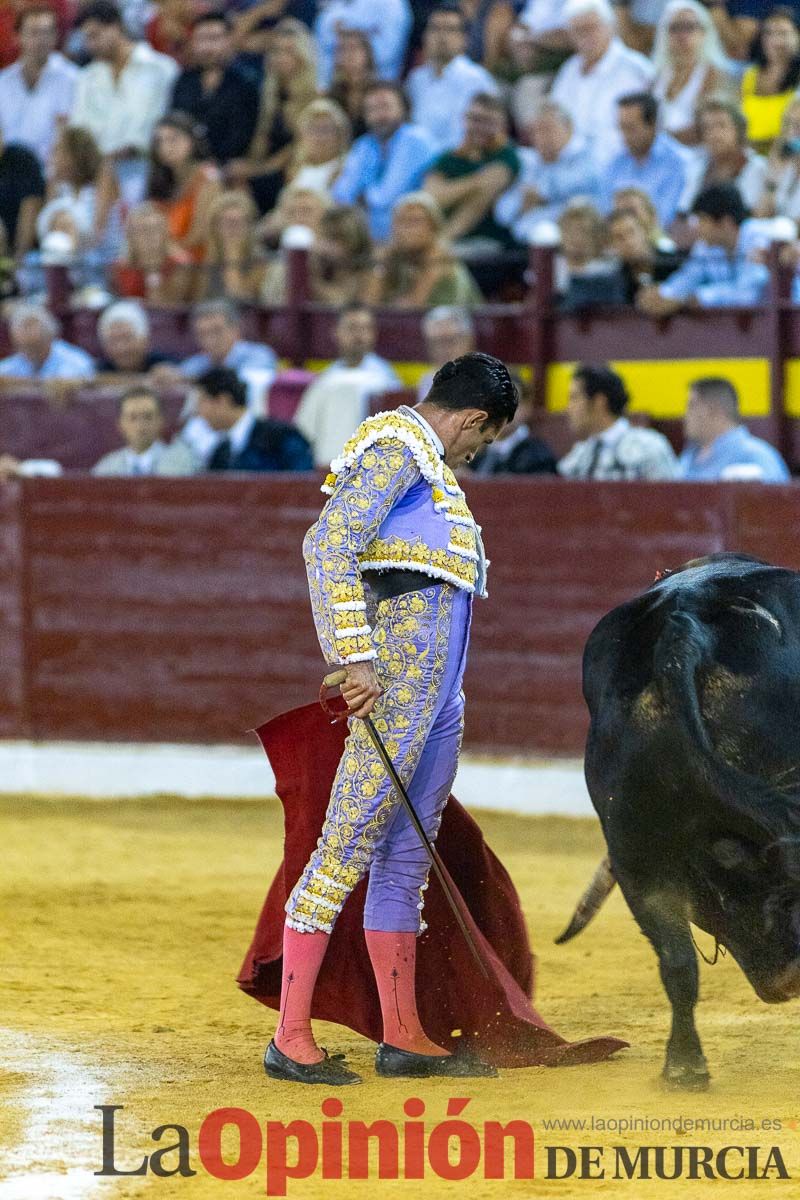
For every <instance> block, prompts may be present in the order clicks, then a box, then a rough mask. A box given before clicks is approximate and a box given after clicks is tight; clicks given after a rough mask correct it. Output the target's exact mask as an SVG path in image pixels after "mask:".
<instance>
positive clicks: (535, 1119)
mask: <svg viewBox="0 0 800 1200" xmlns="http://www.w3.org/2000/svg"><path fill="white" fill-rule="evenodd" d="M482 824H483V826H484V829H485V831H486V834H487V837H488V839H489V841H490V843H491V844H492V846H493V847H494V849H495V850H496V852H497V853H498V854H499V855H500V857H501V858H502V860H503V861H504V863H505V864H506V866H507V867H508V869H509V870H510V872H511V875H512V877H513V878H514V880H515V882H516V885H517V887H518V888H519V891H520V893H521V895H522V898H523V903H524V906H525V910H526V913H527V917H528V921H529V926H530V929H531V935H532V941H533V945H534V949H535V950H536V952H537V954H538V957H539V990H538V996H537V1003H538V1006H539V1008H540V1010H541V1011H542V1013H543V1015H544V1016H545V1017H546V1018H547V1019H548V1020H549V1021H550V1022H551V1023H552V1024H553V1025H554V1026H555V1027H556V1028H557V1029H558V1030H559V1031H560V1032H561V1033H563V1034H564V1035H566V1036H571V1037H581V1036H588V1035H590V1034H600V1033H615V1034H619V1035H621V1036H624V1037H626V1038H628V1039H629V1040H630V1041H631V1043H632V1046H631V1049H630V1050H628V1051H625V1052H623V1053H622V1054H620V1055H619V1056H618V1058H617V1060H616V1061H611V1062H607V1063H601V1064H598V1065H595V1066H590V1067H572V1068H566V1069H560V1070H548V1069H546V1068H537V1069H526V1070H517V1071H505V1072H503V1073H502V1074H501V1077H500V1078H499V1079H496V1080H474V1081H473V1080H465V1081H464V1082H463V1083H461V1084H458V1085H456V1086H453V1085H452V1084H450V1083H448V1082H447V1081H445V1080H442V1081H433V1082H429V1083H424V1084H414V1083H413V1082H411V1081H403V1082H402V1083H395V1084H392V1085H391V1086H387V1084H386V1083H385V1082H383V1081H378V1080H377V1079H376V1078H375V1076H374V1074H373V1072H372V1066H371V1060H372V1052H373V1049H374V1047H373V1046H372V1045H371V1043H368V1042H367V1041H366V1040H364V1039H362V1038H360V1037H358V1036H357V1035H355V1034H352V1033H350V1032H349V1031H348V1030H344V1029H340V1028H336V1027H325V1026H320V1027H319V1031H320V1033H321V1034H323V1035H324V1036H322V1037H321V1041H322V1042H323V1043H324V1044H327V1045H328V1046H331V1047H336V1048H339V1049H342V1050H346V1051H347V1052H348V1055H349V1057H350V1058H351V1060H352V1063H353V1065H354V1066H355V1067H356V1069H358V1070H360V1071H362V1072H363V1074H364V1076H365V1082H364V1084H363V1086H361V1087H357V1088H348V1089H342V1090H341V1091H339V1092H338V1093H337V1094H338V1096H339V1097H340V1098H341V1099H342V1101H343V1102H344V1105H345V1107H344V1114H343V1117H342V1120H344V1121H346V1120H348V1119H366V1120H373V1119H375V1118H377V1117H386V1118H389V1119H392V1120H397V1121H398V1122H400V1121H402V1120H403V1119H404V1118H403V1114H402V1104H403V1102H404V1101H405V1100H406V1099H407V1098H408V1097H410V1096H420V1097H422V1098H423V1099H424V1100H425V1102H426V1105H427V1113H426V1119H428V1120H430V1122H431V1124H432V1125H433V1124H435V1123H436V1122H438V1121H440V1120H443V1119H444V1118H445V1107H446V1104H447V1100H448V1099H449V1097H451V1096H461V1097H470V1098H471V1100H470V1105H469V1107H468V1108H467V1109H466V1110H465V1113H464V1116H465V1118H467V1119H471V1121H472V1123H473V1124H474V1125H476V1126H478V1127H482V1123H483V1121H485V1120H503V1121H507V1120H511V1119H513V1118H517V1119H522V1120H525V1121H528V1122H530V1123H531V1124H532V1125H533V1126H534V1128H535V1130H536V1138H537V1157H536V1164H537V1176H538V1178H537V1179H536V1180H535V1181H530V1180H526V1181H515V1182H510V1181H495V1180H485V1179H483V1178H482V1176H481V1174H476V1175H474V1176H472V1177H471V1178H470V1179H469V1180H468V1181H466V1182H465V1183H455V1182H448V1181H443V1180H440V1179H439V1178H437V1177H436V1176H435V1175H433V1174H432V1173H429V1174H428V1176H427V1178H426V1180H425V1181H424V1182H423V1183H420V1182H411V1181H407V1180H403V1179H400V1180H397V1181H390V1180H383V1181H381V1182H380V1183H379V1184H377V1183H376V1182H375V1181H374V1180H370V1181H359V1182H356V1181H347V1180H345V1181H341V1182H340V1181H336V1180H322V1179H321V1178H318V1177H316V1178H312V1179H309V1180H304V1181H298V1182H291V1181H290V1183H289V1187H288V1194H289V1196H294V1197H302V1198H303V1200H322V1198H325V1200H329V1198H330V1200H339V1198H347V1200H350V1198H351V1197H355V1198H358V1197H365V1198H366V1197H368V1196H371V1195H372V1194H374V1189H375V1187H376V1186H379V1187H380V1189H381V1194H383V1195H386V1196H387V1197H393V1196H417V1195H435V1196H455V1195H456V1194H457V1192H458V1191H463V1189H464V1188H468V1189H469V1195H470V1200H473V1198H474V1200H484V1198H486V1200H489V1198H494V1197H498V1198H499V1197H501V1196H503V1197H504V1196H506V1195H509V1196H514V1197H529V1196H530V1197H540V1196H541V1197H550V1196H553V1197H569V1198H570V1200H571V1198H572V1197H581V1196H589V1195H590V1194H595V1193H596V1194H597V1195H599V1196H601V1197H603V1198H606V1197H607V1198H609V1200H611V1198H615V1197H622V1196H626V1197H635V1198H636V1200H640V1198H641V1197H644V1198H647V1197H650V1196H653V1197H660V1198H662V1200H669V1198H671V1197H673V1196H687V1197H695V1196H700V1195H701V1193H702V1194H703V1195H707V1194H708V1193H709V1191H710V1192H711V1193H712V1194H713V1195H719V1194H720V1192H721V1193H722V1194H723V1195H727V1194H728V1189H727V1188H725V1187H724V1186H723V1181H719V1182H705V1181H702V1180H701V1181H691V1180H688V1179H683V1180H679V1181H675V1182H665V1181H663V1180H652V1181H649V1182H648V1181H634V1182H629V1181H627V1180H624V1179H623V1180H614V1179H609V1178H606V1179H605V1180H602V1181H590V1180H580V1179H571V1180H554V1179H546V1178H544V1172H545V1153H544V1150H545V1147H546V1146H548V1145H554V1144H559V1145H571V1146H578V1145H581V1144H589V1145H604V1146H606V1147H609V1148H610V1147H612V1146H614V1145H619V1144H625V1145H627V1146H629V1147H636V1146H639V1145H642V1144H649V1145H660V1144H667V1145H676V1144H684V1145H689V1144H694V1145H710V1146H713V1147H719V1146H722V1145H726V1144H733V1145H761V1146H765V1147H768V1146H770V1145H774V1144H777V1145H778V1146H779V1147H780V1149H781V1152H782V1154H783V1157H784V1159H785V1162H786V1165H787V1167H788V1170H789V1172H790V1173H791V1175H792V1178H791V1179H789V1180H786V1181H783V1180H779V1179H776V1178H775V1177H774V1176H773V1177H772V1179H771V1180H770V1181H769V1182H762V1183H759V1182H756V1181H752V1182H749V1183H742V1184H740V1185H739V1188H738V1189H736V1195H737V1196H739V1197H741V1196H746V1197H748V1200H749V1197H751V1196H755V1195H759V1196H760V1195H764V1194H765V1192H766V1190H767V1189H769V1192H770V1195H772V1194H777V1195H780V1196H781V1197H795V1196H797V1197H800V1089H799V1088H798V1067H799V1066H800V1051H799V1050H798V1039H797V1018H798V1008H797V1005H796V1004H794V1005H784V1006H780V1007H772V1008H770V1007H767V1006H765V1005H763V1004H761V1003H760V1002H759V1001H758V1000H757V999H756V998H755V996H754V994H753V993H752V992H751V990H750V988H749V986H748V985H747V983H746V982H745V980H744V979H743V977H742V976H741V975H740V974H739V972H738V970H737V968H736V967H735V966H734V965H733V964H732V963H731V961H730V960H729V959H728V960H721V961H720V962H718V963H717V965H716V966H714V967H708V966H705V965H702V964H701V991H702V1000H701V1005H700V1008H699V1026H700V1031H701V1035H702V1036H703V1039H704V1043H705V1050H706V1054H707V1056H708V1059H709V1063H710V1066H711V1070H712V1073H713V1086H712V1090H711V1091H710V1092H708V1093H706V1094H703V1095H676V1094H674V1093H665V1092H663V1091H661V1089H660V1087H659V1084H658V1079H657V1077H658V1073H659V1071H660V1069H661V1063H662V1055H663V1043H664V1036H665V1031H666V1029H667V1004H666V1001H665V999H664V997H663V994H662V991H661V986H660V983H659V980H658V973H657V966H656V960H655V957H654V955H653V954H652V952H651V950H650V948H649V946H648V945H647V944H646V943H645V941H644V939H643V938H642V937H641V935H640V934H639V933H638V931H637V929H636V928H635V926H634V924H633V921H632V918H631V917H630V916H629V914H628V911H627V909H626V908H625V906H624V903H623V901H622V900H621V898H620V897H619V896H618V895H614V896H613V897H612V898H611V900H610V901H609V903H608V904H607V906H606V909H605V911H604V912H603V913H602V914H601V916H600V917H599V918H598V920H597V921H596V923H595V925H594V926H593V927H592V928H591V929H590V930H589V931H587V933H585V934H584V935H583V936H582V937H580V938H578V939H577V940H576V941H575V942H573V943H571V944H570V945H569V946H566V947H563V948H559V947H556V946H554V945H553V942H552V939H553V936H554V935H555V934H556V933H557V932H559V931H560V929H561V928H562V926H563V925H564V923H565V920H566V918H567V916H568V915H569V913H570V912H571V909H572V906H573V904H574V902H575V900H576V898H577V896H578V894H579V892H580V890H581V888H582V885H583V884H584V882H585V881H586V880H587V879H588V877H589V874H590V872H591V870H592V868H593V866H594V865H595V863H596V861H597V858H598V855H599V853H600V851H601V839H600V837H599V833H598V830H597V828H596V826H595V824H594V823H593V822H592V821H589V820H577V819H569V818H555V817H554V818H541V817H540V818H530V817H528V818H525V817H514V816H507V815H504V814H498V813H487V814H485V817H484V819H483V820H482ZM281 834H282V823H281V812H280V808H279V806H278V804H277V802H274V801H271V802H267V803H264V804H260V803H251V802H245V803H239V802H235V801H225V802H224V803H211V802H208V803H206V802H198V801H188V802H187V801H180V800H174V799H164V800H153V801H146V802H110V803H102V802H100V803H98V802H76V801H72V802H63V801H59V802H46V801H41V800H37V801H35V802H26V801H19V800H17V801H12V800H3V801H2V802H0V845H2V847H3V858H4V860H5V863H4V866H5V870H4V879H3V883H2V904H1V906H0V907H1V910H2V918H0V919H1V920H2V932H3V940H4V946H3V951H4V952H3V955H2V965H1V966H0V971H1V972H2V974H0V979H1V980H2V985H3V1008H2V1013H3V1017H2V1025H3V1026H5V1029H4V1030H3V1031H2V1034H3V1054H2V1060H0V1063H1V1064H2V1065H1V1066H0V1084H1V1085H2V1092H1V1093H0V1094H2V1099H3V1105H2V1117H0V1180H2V1181H1V1182H0V1200H51V1198H52V1200H92V1198H93V1197H95V1196H99V1197H103V1196H113V1197H139V1196H147V1197H153V1200H162V1198H163V1200H168V1198H170V1197H178V1196H180V1197H187V1196H188V1197H190V1198H191V1200H195V1198H197V1200H205V1198H206V1197H216V1196H221V1195H225V1196H231V1197H255V1196H259V1195H261V1196H263V1195H264V1193H265V1183H264V1171H263V1166H262V1167H259V1169H258V1170H257V1172H256V1173H255V1174H254V1175H252V1176H250V1177H249V1178H248V1179H245V1180H243V1181H240V1182H220V1181H218V1180H215V1179H214V1178H213V1177H210V1176H209V1175H208V1174H207V1173H206V1172H205V1171H204V1170H203V1168H202V1166H201V1165H200V1163H199V1162H198V1159H197V1153H196V1133H197V1129H198V1127H199V1125H200V1123H201V1122H202V1120H203V1118H204V1117H205V1115H206V1114H207V1113H208V1112H210V1111H211V1110H212V1109H215V1108H219V1107H222V1106H228V1105H230V1106H235V1107H240V1108H244V1109H247V1110H249V1111H250V1112H252V1113H253V1114H254V1115H255V1116H256V1117H257V1118H258V1119H259V1120H260V1121H261V1122H262V1124H263V1122H264V1121H266V1120H269V1119H272V1120H277V1119H281V1120H289V1119H292V1118H305V1119H307V1120H310V1121H311V1122H312V1123H313V1124H314V1125H315V1126H317V1127H319V1123H320V1121H321V1119H322V1118H321V1115H320V1107H319V1106H320V1103H321V1101H322V1100H323V1099H324V1097H325V1095H327V1094H328V1093H327V1092H326V1091H325V1090H324V1089H305V1088H301V1087H298V1086H296V1085H288V1084H283V1085H280V1084H275V1083H272V1082H270V1081H268V1080H267V1079H266V1077H265V1076H264V1074H263V1070H262V1067H261V1056H262V1054H263V1050H264V1046H265V1045H266V1042H267V1041H268V1040H269V1037H270V1035H271V1032H272V1029H273V1015H272V1014H271V1012H270V1011H268V1010H267V1009H265V1008H263V1007H262V1006H261V1005H259V1004H257V1003H256V1002H255V1001H253V1000H252V999H250V998H249V997H248V996H246V995H244V994H243V993H242V992H240V991H239V989H238V988H237V986H236V984H235V982H234V979H235V975H236V973H237V970H238V968H239V965H240V963H241V960H242V958H243V956H244V952H245V950H246V948H247V945H248V941H249V938H250V935H251V933H252V930H253V927H254V924H255V920H256V917H257V914H258V911H259V907H260V905H261V902H262V900H263V897H264V895H265V892H266V888H267V885H268V883H269V882H270V880H271V877H272V872H273V870H274V866H275V863H276V862H277V860H278V858H279V856H280V840H281ZM698 940H701V935H698ZM702 942H703V943H704V944H707V942H708V939H706V938H702ZM96 1104H119V1105H123V1106H124V1110H123V1111H122V1112H120V1113H118V1129H119V1133H118V1139H117V1142H118V1147H119V1149H118V1159H117V1161H118V1165H119V1166H121V1167H125V1168H128V1169H130V1168H132V1167H133V1166H135V1165H137V1164H138V1163H140V1162H141V1160H142V1155H143V1154H144V1153H147V1152H150V1151H152V1150H153V1149H155V1148H156V1147H155V1144H154V1143H153V1141H152V1139H151V1137H150V1133H151V1130H153V1129H154V1128H155V1127H156V1126H158V1125H161V1124H167V1123H169V1124H172V1123H179V1124H182V1125H185V1126H186V1127H187V1128H188V1129H189V1131H190V1135H191V1139H192V1165H193V1167H194V1168H195V1169H197V1170H198V1173H197V1174H196V1175H195V1176H194V1177H192V1178H190V1179H181V1178H158V1177H155V1176H153V1175H152V1174H149V1175H147V1176H145V1177H138V1178H137V1177H134V1178H119V1179H114V1180H111V1181H101V1180H98V1179H97V1178H95V1177H94V1176H93V1174H92V1172H93V1171H94V1170H97V1169H98V1168H99V1165H100V1157H101V1139H100V1120H99V1113H97V1112H96V1111H95V1110H94V1107H93V1106H94V1105H96ZM593 1114H594V1119H595V1122H596V1123H597V1121H598V1120H604V1121H606V1122H607V1123H613V1122H614V1121H620V1120H624V1119H630V1118H634V1117H636V1118H640V1119H649V1120H650V1121H655V1120H656V1119H664V1118H678V1117H681V1116H682V1117H684V1118H692V1119H694V1120H697V1119H701V1118H706V1119H707V1118H715V1119H717V1120H719V1119H720V1118H727V1119H729V1120H732V1121H733V1122H734V1123H735V1124H734V1128H732V1129H730V1128H729V1129H728V1130H723V1129H719V1128H718V1129H717V1130H716V1131H713V1132H680V1131H678V1133H677V1134H675V1133H671V1132H669V1131H668V1130H667V1131H662V1132H649V1133H647V1132H634V1133H627V1134H620V1133H618V1132H616V1131H614V1129H613V1127H612V1129H611V1130H610V1131H608V1132H604V1131H600V1130H598V1129H597V1127H595V1129H594V1130H590V1129H589V1130H585V1131H584V1132H583V1133H581V1132H578V1131H576V1130H574V1129H573V1130H572V1131H570V1132H558V1131H553V1130H547V1129H546V1128H545V1126H544V1123H543V1122H544V1121H552V1120H557V1119H570V1118H572V1119H581V1118H583V1119H586V1120H590V1119H591V1118H592V1115H593ZM743 1120H744V1122H745V1123H746V1122H749V1121H752V1122H754V1123H755V1128H754V1129H752V1128H751V1129H749V1130H746V1131H742V1130H741V1128H736V1125H737V1124H741V1123H742V1121H743ZM764 1121H771V1122H781V1123H782V1124H781V1127H780V1128H777V1126H776V1125H773V1127H772V1128H771V1129H770V1128H767V1127H764V1126H762V1124H761V1123H762V1122H764ZM171 1140H172V1139H171V1138H169V1137H167V1138H166V1139H165V1142H164V1143H163V1144H169V1142H170V1141H171ZM609 1153H610V1151H608V1150H607V1155H608V1154H609ZM606 1161H608V1159H606ZM762 1161H763V1160H762ZM172 1162H174V1159H171V1160H170V1164H169V1165H171V1163H172ZM733 1165H734V1166H735V1165H737V1164H736V1163H734V1164H733ZM773 1189H774V1191H773Z"/></svg>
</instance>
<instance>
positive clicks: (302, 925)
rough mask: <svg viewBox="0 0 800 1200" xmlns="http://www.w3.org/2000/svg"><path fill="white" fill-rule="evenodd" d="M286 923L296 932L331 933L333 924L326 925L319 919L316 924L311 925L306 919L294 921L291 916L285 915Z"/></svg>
mask: <svg viewBox="0 0 800 1200" xmlns="http://www.w3.org/2000/svg"><path fill="white" fill-rule="evenodd" d="M286 924H287V925H288V926H289V928H290V929H296V930H297V931H298V933H317V932H322V933H333V925H326V924H325V922H324V921H320V922H319V924H318V925H311V924H309V922H308V921H295V920H294V918H293V917H287V918H286Z"/></svg>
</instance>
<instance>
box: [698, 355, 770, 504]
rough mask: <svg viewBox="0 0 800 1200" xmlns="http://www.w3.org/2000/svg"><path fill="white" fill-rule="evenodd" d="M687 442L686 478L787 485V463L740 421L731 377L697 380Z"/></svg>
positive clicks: (737, 399) (736, 397) (737, 400)
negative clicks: (730, 380) (753, 481)
mask: <svg viewBox="0 0 800 1200" xmlns="http://www.w3.org/2000/svg"><path fill="white" fill-rule="evenodd" d="M684 433H685V435H686V441H687V443H688V445H687V447H686V449H685V450H684V451H683V454H682V455H681V457H680V463H679V471H680V475H681V477H682V478H683V479H694V480H706V481H709V482H717V481H719V480H725V479H736V480H751V481H752V480H757V481H758V482H759V483H785V482H786V481H787V480H788V479H789V471H788V468H787V466H786V463H785V462H784V461H783V459H782V458H781V456H780V454H779V453H778V451H777V450H776V449H775V447H774V446H771V445H770V444H769V442H765V441H764V440H763V439H762V438H758V437H754V436H753V434H752V433H750V432H749V430H748V429H747V428H746V426H744V425H742V424H741V421H740V417H739V397H738V396H737V394H736V389H735V388H734V386H733V384H732V383H730V382H729V381H728V380H727V379H718V378H708V379H696V380H695V382H694V383H693V384H692V385H691V387H690V388H689V400H688V403H687V405H686V416H685V418H684Z"/></svg>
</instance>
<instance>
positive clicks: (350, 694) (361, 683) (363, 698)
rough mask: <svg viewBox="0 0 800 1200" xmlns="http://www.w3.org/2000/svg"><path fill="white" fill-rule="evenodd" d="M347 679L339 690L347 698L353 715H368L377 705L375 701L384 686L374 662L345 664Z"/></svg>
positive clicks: (381, 693)
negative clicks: (376, 671)
mask: <svg viewBox="0 0 800 1200" xmlns="http://www.w3.org/2000/svg"><path fill="white" fill-rule="evenodd" d="M345 670H346V671H347V679H346V680H345V681H344V683H342V684H340V685H339V691H340V692H341V693H342V695H343V696H344V698H345V702H346V704H347V707H348V708H349V709H350V716H351V717H368V716H369V714H370V713H371V712H372V710H373V708H374V707H375V701H376V700H377V699H378V697H379V696H381V695H383V688H382V687H381V685H380V683H379V682H378V676H377V675H376V674H375V668H374V667H373V665H372V662H371V661H370V660H369V659H367V661H366V662H356V663H348V664H347V665H346V666H345Z"/></svg>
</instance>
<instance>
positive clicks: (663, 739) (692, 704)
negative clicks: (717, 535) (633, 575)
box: [557, 554, 800, 1089]
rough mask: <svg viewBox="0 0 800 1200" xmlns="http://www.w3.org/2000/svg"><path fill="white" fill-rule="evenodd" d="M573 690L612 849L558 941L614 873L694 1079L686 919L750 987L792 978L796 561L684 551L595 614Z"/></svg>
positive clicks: (782, 995)
mask: <svg viewBox="0 0 800 1200" xmlns="http://www.w3.org/2000/svg"><path fill="white" fill-rule="evenodd" d="M583 690H584V696H585V698H586V703H587V705H588V706H589V712H590V714H591V726H590V730H589V737H588V741H587V744H586V768H585V769H586V782H587V785H588V788H589V794H590V795H591V798H592V803H593V804H594V807H595V808H596V810H597V813H598V816H599V817H600V821H601V823H602V826H603V831H604V833H605V837H606V843H607V846H608V857H607V858H606V859H605V860H604V862H603V863H601V865H600V867H599V868H598V871H597V873H596V874H595V877H594V879H593V880H592V883H591V884H590V886H589V888H588V890H587V892H586V893H585V895H584V897H583V899H582V900H581V902H580V903H579V905H578V908H577V910H576V912H575V915H574V916H573V918H572V921H571V923H570V925H569V926H568V928H567V929H566V930H565V931H564V933H563V934H562V935H561V937H560V938H558V939H557V941H559V942H563V941H566V940H568V938H570V937H573V936H574V935H575V934H576V933H578V932H579V931H580V930H581V929H582V928H583V927H584V926H585V925H586V924H587V922H588V921H589V920H590V919H591V917H592V916H593V915H594V913H595V912H596V911H597V909H598V908H599V907H600V904H601V903H602V901H603V899H604V898H605V896H607V895H608V893H609V891H610V890H611V888H612V887H613V886H614V883H615V882H617V883H618V884H619V886H620V888H621V890H622V893H623V895H624V897H625V900H626V901H627V903H628V905H629V907H630V909H631V912H632V913H633V915H634V917H635V918H636V921H637V922H638V924H639V926H640V928H641V930H642V932H643V933H644V934H645V935H646V937H647V938H648V939H649V940H650V942H651V943H652V945H653V947H654V949H655V951H656V954H657V955H658V960H659V965H660V969H661V978H662V981H663V983H664V988H665V989H666V992H667V996H668V997H669V1001H670V1004H671V1006H672V1029H671V1033H670V1036H669V1040H668V1042H667V1052H666V1062H665V1064H664V1071H663V1078H664V1079H665V1080H666V1081H667V1084H668V1085H669V1086H672V1087H683V1088H692V1089H699V1088H704V1087H707V1086H708V1079H709V1075H708V1070H707V1067H706V1061H705V1057H704V1055H703V1051H702V1047H701V1044H700V1038H699V1037H698V1034H697V1030H696V1028H695V1023H694V1008H695V1004H696V1002H697V993H698V968H697V957H696V954H695V949H694V944H693V938H692V933H691V928H690V922H692V923H693V924H694V925H696V926H698V927H699V928H700V929H703V930H705V931H706V932H707V933H708V934H710V935H711V936H712V937H714V938H715V939H716V940H717V942H718V943H719V945H721V946H723V947H725V948H726V949H727V950H728V951H729V952H730V953H731V954H732V955H733V957H734V958H735V959H736V961H737V962H738V964H739V966H740V967H741V969H742V970H743V971H744V973H745V975H746V976H747V978H748V980H749V981H750V983H751V984H752V986H753V988H754V989H755V991H756V993H757V994H758V996H760V997H761V999H762V1000H766V1001H768V1002H770V1003H776V1002H779V1001H782V1000H789V999H792V998H793V997H796V996H798V995H800V573H798V572H795V571H788V570H783V569H781V568H778V567H773V566H770V565H768V564H767V563H762V562H760V561H758V560H756V559H751V558H748V557H746V556H743V555H734V554H718V555H712V556H710V557H709V558H705V559H698V560H695V561H693V562H691V563H687V564H686V565H685V566H684V567H681V568H680V569H679V570H677V571H675V572H673V573H671V574H668V575H666V576H665V577H664V578H662V579H660V580H659V581H657V582H656V583H654V584H653V585H652V587H650V588H648V590H647V591H646V592H645V593H644V594H643V595H641V596H639V597H638V598H637V599H635V600H632V601H630V603H628V604H623V605H621V606H620V607H619V608H616V609H614V610H613V612H611V613H609V614H608V616H606V617H604V618H603V620H602V621H601V622H600V623H599V625H597V627H596V628H595V629H594V631H593V632H592V634H591V636H590V638H589V641H588V642H587V645H586V650H585V653H584V659H583Z"/></svg>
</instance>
